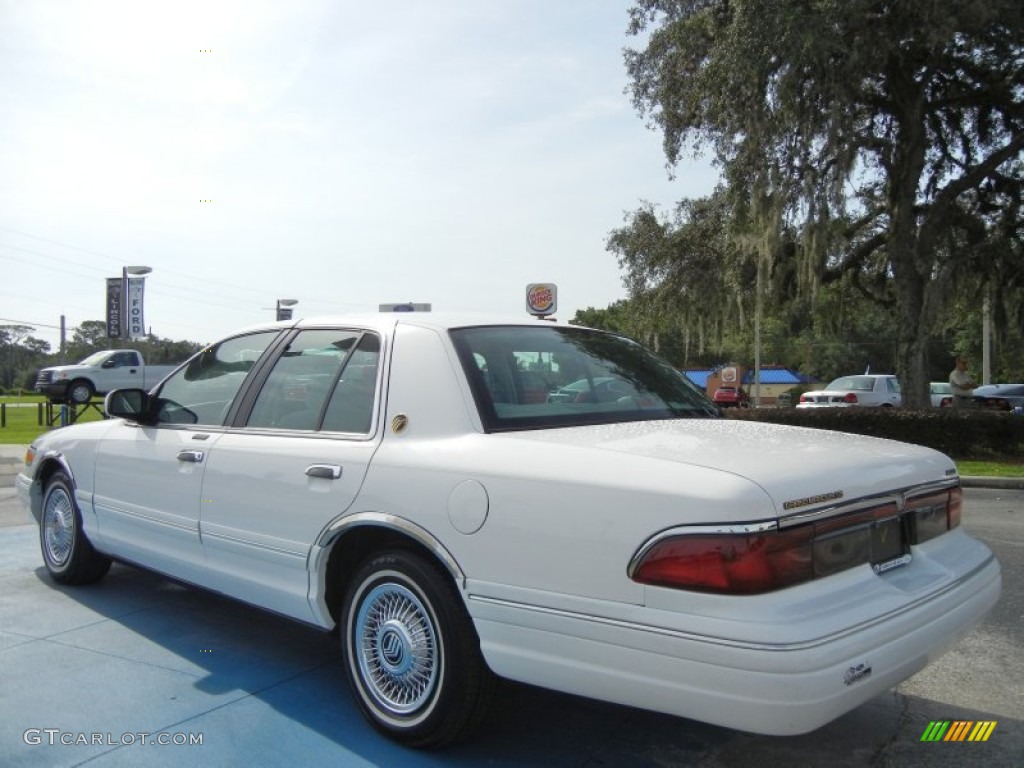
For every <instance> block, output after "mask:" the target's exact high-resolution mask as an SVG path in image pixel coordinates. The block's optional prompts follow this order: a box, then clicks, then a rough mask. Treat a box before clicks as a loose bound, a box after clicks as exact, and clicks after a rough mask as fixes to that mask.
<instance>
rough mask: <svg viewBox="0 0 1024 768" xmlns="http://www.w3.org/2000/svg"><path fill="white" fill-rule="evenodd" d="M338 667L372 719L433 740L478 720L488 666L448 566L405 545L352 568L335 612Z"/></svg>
mask: <svg viewBox="0 0 1024 768" xmlns="http://www.w3.org/2000/svg"><path fill="white" fill-rule="evenodd" d="M341 638H342V652H343V654H344V662H345V663H344V668H345V676H346V677H347V678H348V683H349V687H351V689H352V693H353V694H354V696H355V699H356V703H357V704H358V705H359V709H360V710H361V711H362V713H363V715H364V716H365V717H366V719H367V720H368V721H369V722H370V723H371V724H372V725H373V727H374V728H376V729H377V730H379V731H380V732H381V733H384V734H386V735H387V736H389V737H390V738H392V739H395V740H396V741H398V742H400V743H402V744H405V745H406V746H410V747H439V746H442V745H444V744H450V743H452V742H454V741H458V740H459V739H462V738H465V736H466V735H468V734H469V733H470V732H472V730H473V729H474V728H475V727H476V726H477V725H478V724H479V723H480V720H481V719H482V718H483V714H484V712H485V710H486V704H487V700H488V699H489V698H490V693H491V690H492V688H493V676H492V675H491V673H490V670H488V669H487V666H486V664H484V661H483V657H482V656H481V653H480V639H479V638H478V637H477V634H476V631H475V630H474V628H473V624H472V621H471V620H470V618H469V614H468V613H467V612H466V608H465V605H464V603H463V598H462V596H461V595H460V594H459V591H458V589H457V588H456V585H455V582H454V581H453V580H452V577H451V574H449V573H448V572H447V571H445V570H444V569H443V568H442V567H441V565H440V564H439V563H437V562H436V561H434V560H432V559H431V558H429V557H426V556H423V555H420V554H419V553H415V552H410V551H408V550H404V549H395V550H390V551H385V552H381V553H380V554H377V555H372V556H370V557H369V558H367V559H366V560H365V561H364V562H363V563H362V565H360V566H359V567H358V568H356V570H355V572H354V573H353V574H352V576H351V577H350V580H349V582H348V584H347V588H346V590H345V595H344V598H343V604H342V615H341Z"/></svg>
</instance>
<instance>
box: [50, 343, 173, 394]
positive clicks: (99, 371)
mask: <svg viewBox="0 0 1024 768" xmlns="http://www.w3.org/2000/svg"><path fill="white" fill-rule="evenodd" d="M177 367H178V366H177V365H146V363H145V361H144V360H143V359H142V355H140V354H139V353H138V352H137V351H136V350H134V349H108V350H105V351H103V352H94V353H93V354H91V355H89V356H88V357H87V358H85V360H83V361H82V362H80V363H78V364H77V365H56V366H52V367H50V368H43V369H42V370H41V371H39V375H38V376H37V377H36V386H35V389H36V392H41V393H42V394H44V395H46V396H47V398H49V400H50V401H51V402H54V403H63V402H69V403H76V404H81V403H87V402H89V401H90V400H91V399H92V398H93V396H94V395H105V394H106V393H107V392H110V391H111V390H114V389H123V388H124V387H137V388H139V389H146V390H148V389H151V388H152V387H154V386H156V384H158V383H159V382H160V380H161V379H162V378H164V377H165V376H166V375H167V374H169V373H170V372H171V371H173V370H174V369H175V368H177Z"/></svg>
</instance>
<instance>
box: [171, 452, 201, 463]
mask: <svg viewBox="0 0 1024 768" xmlns="http://www.w3.org/2000/svg"><path fill="white" fill-rule="evenodd" d="M205 455H206V454H205V453H203V452H202V451H181V452H180V453H179V454H178V461H191V462H192V463H193V464H198V463H199V462H201V461H202V460H203V456H205Z"/></svg>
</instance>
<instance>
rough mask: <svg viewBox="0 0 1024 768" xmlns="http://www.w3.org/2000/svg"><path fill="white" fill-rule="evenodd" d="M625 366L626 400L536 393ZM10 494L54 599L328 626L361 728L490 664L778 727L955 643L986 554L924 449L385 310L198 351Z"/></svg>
mask: <svg viewBox="0 0 1024 768" xmlns="http://www.w3.org/2000/svg"><path fill="white" fill-rule="evenodd" d="M605 378H609V379H614V380H615V382H616V387H615V390H616V397H615V398H614V399H599V398H576V399H561V398H554V399H549V398H547V397H545V396H541V395H542V394H543V393H542V391H538V386H541V382H545V384H544V385H543V386H550V387H551V389H550V390H549V392H557V391H558V390H559V389H561V388H564V387H565V386H566V385H569V384H573V383H574V382H579V381H581V380H587V381H589V382H601V381H602V379H605ZM106 410H107V413H108V414H109V415H110V416H112V417H113V418H111V419H109V420H105V421H101V422H94V423H88V424H79V425H76V426H71V427H66V428H62V429H56V430H53V431H51V432H49V433H47V434H45V435H43V436H41V437H40V438H38V439H37V440H36V441H35V442H34V443H33V444H32V446H31V448H30V449H29V452H28V455H27V456H26V463H25V467H24V469H23V470H22V471H21V473H20V474H19V476H18V478H17V481H16V484H17V488H18V492H19V495H20V497H21V498H22V500H23V501H24V503H25V504H26V506H27V507H28V508H29V509H30V510H31V513H32V514H33V515H34V517H35V518H36V520H37V521H38V522H39V532H40V543H41V548H42V558H43V562H44V564H45V566H46V569H47V570H48V572H49V573H50V575H51V577H52V578H53V579H54V580H55V581H56V582H59V583H61V584H67V585H73V584H87V583H90V582H95V581H96V580H98V579H100V578H101V577H102V576H103V575H104V574H105V573H106V572H107V569H108V568H109V566H110V563H111V561H112V560H117V561H123V562H127V563H134V564H137V565H140V566H143V567H145V568H149V569H152V570H155V571H158V572H161V573H164V574H166V575H168V576H170V577H172V578H175V579H179V580H183V581H186V582H189V583H192V584H195V585H198V586H200V587H204V588H206V589H211V590H215V591H217V592H220V593H223V594H225V595H230V596H232V597H235V598H238V599H240V600H244V601H246V602H248V603H252V604H254V605H257V606H261V607H263V608H266V609H268V610H271V611H275V612H277V613H279V614H284V615H286V616H290V617H293V618H295V619H297V620H299V621H303V622H308V623H310V624H313V625H316V626H319V627H322V628H323V629H324V630H335V629H337V630H338V633H339V635H340V638H341V642H340V646H341V648H340V650H341V654H342V658H343V667H344V670H345V674H346V677H347V680H348V683H349V685H350V687H351V689H352V692H353V695H354V698H355V700H356V701H357V702H358V705H359V707H360V709H361V710H362V712H363V713H364V715H365V716H366V717H367V719H368V720H369V721H370V723H372V724H373V726H374V727H376V728H377V729H379V730H380V731H382V732H384V733H385V734H387V735H389V736H391V737H392V738H395V739H397V740H399V741H400V742H402V743H404V744H408V745H412V746H420V747H424V746H438V745H441V744H445V743H448V742H451V741H454V740H456V739H459V738H461V737H463V736H465V735H467V734H468V733H469V732H470V730H471V729H472V728H473V727H474V726H475V725H476V724H477V723H479V722H480V720H481V716H482V713H483V711H484V705H485V703H486V700H487V698H488V694H489V692H490V691H491V689H492V683H493V681H494V679H495V676H502V677H505V678H510V679H513V680H519V681H524V682H527V683H532V684H536V685H541V686H546V687H549V688H553V689H557V690H560V691H567V692H570V693H574V694H581V695H584V696H590V697H594V698H597V699H604V700H608V701H612V702H618V703H621V704H626V705H631V706H636V707H643V708H647V709H651V710H657V711H660V712H667V713H672V714H675V715H679V716H683V717H688V718H694V719H698V720H703V721H707V722H711V723H716V724H719V725H724V726H728V727H732V728H738V729H743V730H747V731H754V732H759V733H767V734H777V735H781V734H796V733H803V732H807V731H810V730H812V729H815V728H817V727H819V726H821V725H823V724H825V723H827V722H829V721H830V720H832V719H834V718H836V717H838V716H840V715H842V714H843V713H845V712H847V711H849V710H851V709H853V708H855V707H857V706H858V705H860V704H862V703H863V702H865V701H868V700H869V699H871V698H873V697H875V696H878V695H879V694H881V693H882V692H884V691H886V690H887V689H888V688H890V687H892V686H894V685H896V684H898V683H899V682H901V681H902V680H904V679H906V678H907V677H909V676H911V675H913V674H914V673H915V672H917V671H918V670H920V669H921V668H923V667H924V666H925V665H926V664H927V663H928V662H929V661H930V660H931V659H933V658H935V657H936V656H937V655H938V654H940V653H941V652H942V651H944V650H946V649H948V648H949V647H950V646H951V645H952V644H954V643H956V642H957V641H958V640H959V639H960V638H961V637H962V636H963V635H964V634H966V633H967V632H968V631H969V630H970V629H971V628H972V627H974V626H975V625H976V624H977V623H978V622H979V621H981V619H982V618H983V617H984V616H985V614H986V613H987V612H988V611H989V609H990V608H992V606H993V605H994V604H995V603H996V600H997V599H998V597H999V593H1000V584H1001V581H1000V569H999V564H998V562H997V561H996V559H995V558H994V556H993V555H992V553H991V552H990V551H989V550H988V548H986V547H985V546H984V545H983V544H982V543H980V542H978V541H976V540H974V539H972V538H970V537H969V536H968V535H967V534H966V533H965V532H964V530H963V528H962V527H961V526H960V517H961V490H960V481H959V478H958V477H957V473H956V469H955V467H954V465H953V463H952V462H951V461H950V460H949V459H948V458H947V457H946V456H944V455H942V454H939V453H936V452H935V451H932V450H929V449H926V448H921V447H917V446H912V445H906V444H902V443H896V442H891V441H885V440H878V439H874V438H867V437H859V436H855V435H849V434H839V433H834V432H827V431H820V430H810V429H799V428H794V427H783V426H775V425H769V424H759V423H753V422H744V421H732V420H728V419H723V418H721V417H720V413H719V411H718V409H717V408H716V407H715V406H714V405H713V404H711V403H710V402H708V400H707V399H706V397H705V396H704V395H703V394H702V393H701V392H699V391H698V390H697V389H696V388H695V387H693V385H691V384H690V383H689V382H688V381H687V380H686V379H685V378H684V377H682V376H680V375H679V374H678V373H677V372H676V371H675V370H674V369H673V368H672V367H671V366H669V365H668V364H667V363H665V362H664V361H662V360H660V359H659V358H657V357H656V356H654V355H653V354H652V353H650V352H648V351H647V350H646V349H644V348H643V347H641V346H640V345H638V344H636V343H635V342H632V341H630V340H628V339H625V338H622V337H619V336H615V335H611V334H608V333H603V332H598V331H592V330H587V329H583V328H578V327H573V326H568V325H561V324H553V323H546V322H545V323H540V322H536V321H527V320H522V319H516V320H510V321H499V320H487V321H483V322H481V321H480V320H478V319H477V320H473V319H469V318H464V317H444V316H440V315H430V314H398V315H390V314H381V315H376V316H366V317H349V318H322V319H312V320H305V321H297V322H291V321H288V322H286V323H277V324H272V325H266V326H261V327H257V328H252V329H248V330H245V331H242V332H239V333H237V334H235V335H233V336H231V337H229V338H227V339H225V340H223V341H221V342H219V343H217V344H214V345H212V346H210V347H208V348H207V349H205V350H203V351H202V352H200V353H199V354H197V355H196V356H195V357H193V358H192V359H191V360H190V361H188V362H187V363H186V364H184V365H183V366H182V367H180V368H179V369H178V370H177V371H175V372H174V373H173V374H172V375H171V376H170V377H168V378H167V379H166V380H165V381H163V382H162V383H161V384H160V385H159V386H158V387H157V388H155V389H154V390H153V391H152V392H150V393H146V392H144V391H142V390H119V391H116V392H113V393H111V394H110V395H108V396H107V400H106Z"/></svg>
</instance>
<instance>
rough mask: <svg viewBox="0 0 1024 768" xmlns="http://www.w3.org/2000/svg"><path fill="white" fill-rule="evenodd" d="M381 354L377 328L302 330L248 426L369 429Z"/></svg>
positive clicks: (272, 376) (277, 365) (268, 383)
mask: <svg viewBox="0 0 1024 768" xmlns="http://www.w3.org/2000/svg"><path fill="white" fill-rule="evenodd" d="M379 357H380V341H379V339H378V338H377V337H376V336H374V335H373V334H364V333H363V332H362V331H353V330H309V331H302V332H301V333H299V334H298V335H297V336H296V337H295V338H294V339H292V340H291V342H289V344H288V346H287V347H286V348H285V349H284V351H283V352H282V353H281V356H280V357H279V358H278V359H277V362H276V363H275V364H274V368H273V369H272V370H271V372H270V375H269V376H268V377H267V380H266V382H264V384H263V387H262V388H261V389H260V393H259V396H258V397H257V398H256V402H255V403H254V405H253V409H252V413H251V414H250V416H249V419H248V421H247V422H246V424H247V426H249V427H268V428H271V429H288V430H320V429H323V430H326V431H332V432H355V433H366V432H368V431H369V428H370V421H371V417H372V414H373V401H374V395H375V393H376V383H377V363H378V360H379Z"/></svg>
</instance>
